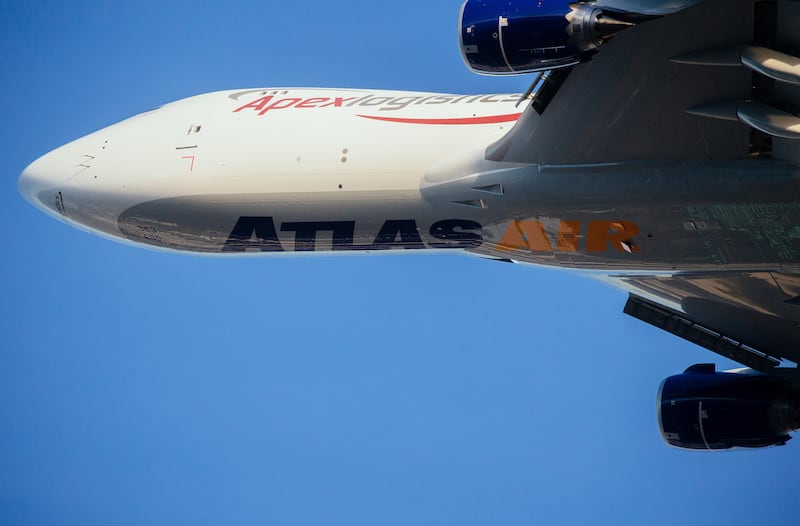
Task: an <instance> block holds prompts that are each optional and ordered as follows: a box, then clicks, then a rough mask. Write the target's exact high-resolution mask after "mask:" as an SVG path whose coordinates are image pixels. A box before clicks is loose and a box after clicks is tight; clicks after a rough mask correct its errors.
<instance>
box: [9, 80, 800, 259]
mask: <svg viewBox="0 0 800 526" xmlns="http://www.w3.org/2000/svg"><path fill="white" fill-rule="evenodd" d="M519 98H520V96H519V95H517V94H503V95H449V94H436V93H410V92H397V91H377V90H373V91H370V90H349V89H295V88H291V89H250V90H239V91H223V92H216V93H209V94H205V95H200V96H196V97H192V98H188V99H185V100H181V101H178V102H174V103H170V104H166V105H164V106H162V107H160V108H157V109H155V110H151V111H148V112H145V113H142V114H140V115H136V116H134V117H131V118H129V119H127V120H124V121H122V122H120V123H118V124H114V125H112V126H109V127H107V128H104V129H102V130H100V131H98V132H95V133H92V134H90V135H87V136H86V137H83V138H81V139H78V140H76V141H73V142H71V143H69V144H67V145H65V146H62V147H61V148H58V149H56V150H54V151H53V152H50V153H48V154H46V155H44V156H43V157H41V158H40V159H38V160H36V161H35V162H33V163H32V164H31V165H30V166H28V167H27V168H26V170H25V171H24V172H23V174H22V175H21V176H20V180H19V187H20V191H21V192H22V193H23V195H25V196H26V198H27V199H28V200H30V201H31V202H32V203H33V204H35V205H36V206H39V207H40V208H42V209H44V210H45V211H47V212H48V213H50V214H51V215H53V216H55V217H57V218H59V219H62V220H64V221H67V222H69V223H71V224H73V225H76V226H79V227H82V228H85V229H88V230H91V231H93V232H96V233H99V234H101V235H106V236H111V237H113V238H115V239H118V240H122V241H126V242H132V243H136V244H141V245H146V246H150V247H156V248H161V249H168V250H180V251H189V252H199V253H205V254H221V255H224V254H241V253H249V252H255V253H262V254H263V253H268V254H275V253H290V252H362V253H363V252H374V251H384V250H392V249H398V250H399V251H400V252H407V251H408V250H415V249H460V250H467V251H469V252H473V253H478V254H481V255H484V256H489V257H494V258H498V259H510V260H514V261H524V262H531V263H537V264H547V265H558V266H565V267H570V268H584V269H594V270H600V271H602V272H617V271H647V272H661V271H667V272H671V271H675V270H703V271H706V270H715V271H716V270H726V269H736V270H747V269H775V270H781V271H796V270H798V268H799V267H800V254H798V253H797V251H796V250H795V249H794V245H795V241H794V234H793V232H794V225H795V224H796V222H797V220H798V218H797V217H796V216H797V197H796V195H795V194H796V192H795V191H794V190H793V189H794V188H795V187H796V184H795V181H797V180H798V177H799V176H800V174H798V173H797V167H796V166H795V165H791V164H789V163H782V162H779V161H769V162H763V161H752V160H742V161H728V162H708V161H697V162H676V161H658V160H646V161H628V162H623V163H606V164H597V165H558V166H556V165H540V164H523V163H509V162H498V161H489V160H487V159H486V155H485V152H486V150H487V147H489V146H490V145H492V144H493V143H495V142H496V141H497V140H498V139H500V138H501V137H502V136H503V135H504V134H506V133H507V132H508V131H509V129H510V128H511V127H512V126H513V125H514V123H515V122H516V120H517V119H518V117H519V116H520V113H521V109H518V108H517V103H518V101H519ZM528 111H531V110H530V109H529V110H528ZM533 117H534V118H535V116H533ZM765 210H766V211H768V212H769V220H768V221H762V220H761V219H759V217H760V216H761V215H763V214H764V213H766V212H764V211H765ZM715 218H716V219H715ZM731 239H736V240H737V241H736V243H731V242H730V240H731ZM764 240H768V243H764Z"/></svg>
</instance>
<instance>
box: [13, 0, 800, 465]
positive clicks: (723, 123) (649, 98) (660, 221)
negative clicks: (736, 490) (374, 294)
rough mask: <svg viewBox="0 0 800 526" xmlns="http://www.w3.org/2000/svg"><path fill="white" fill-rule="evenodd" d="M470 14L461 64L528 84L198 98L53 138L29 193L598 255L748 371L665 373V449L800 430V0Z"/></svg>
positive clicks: (623, 3) (203, 219)
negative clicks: (523, 87)
mask: <svg viewBox="0 0 800 526" xmlns="http://www.w3.org/2000/svg"><path fill="white" fill-rule="evenodd" d="M459 25H460V32H459V45H460V48H461V52H462V56H463V59H464V61H465V63H466V64H467V66H468V67H469V68H471V69H472V70H473V71H475V72H477V73H480V74H487V75H516V74H519V75H524V74H527V75H530V80H531V81H532V82H531V86H530V88H529V89H528V90H527V91H526V92H524V93H504V94H470V95H461V94H449V93H416V92H404V91H381V90H362V89H315V88H255V89H236V90H229V91H220V92H216V93H209V94H204V95H199V96H195V97H191V98H188V99H184V100H179V101H177V102H172V103H169V104H165V105H163V106H161V107H159V108H155V109H152V110H150V111H146V112H144V113H141V114H139V115H136V116H133V117H131V118H129V119H126V120H124V121H122V122H120V123H117V124H114V125H112V126H109V127H107V128H104V129H102V130H99V131H97V132H95V133H92V134H90V135H87V136H85V137H82V138H79V139H77V140H75V141H73V142H71V143H69V144H66V145H64V146H62V147H60V148H58V149H56V150H54V151H52V152H50V153H47V154H45V155H44V156H42V157H41V158H39V159H37V160H35V161H34V162H33V163H31V164H30V165H29V166H28V167H27V168H26V169H25V171H24V172H23V173H22V175H21V176H20V178H19V183H18V184H19V190H20V192H21V193H22V195H24V196H25V198H26V199H27V200H29V201H30V202H31V203H32V204H33V205H35V206H36V207H38V208H40V209H41V210H42V211H44V212H45V213H47V214H50V215H51V216H53V217H54V218H56V219H58V220H60V221H63V222H66V223H68V224H70V225H73V226H75V227H78V228H81V229H85V230H87V231H90V232H93V233H96V234H99V235H102V236H106V237H109V238H111V239H115V240H119V241H123V242H125V243H129V244H133V245H137V246H146V247H152V248H155V249H161V250H166V251H182V252H193V253H198V254H208V255H216V256H218V257H231V256H242V257H250V256H253V257H256V256H265V255H266V256H270V257H279V256H282V255H288V254H293V253H309V252H316V253H358V254H372V253H392V254H403V253H410V252H417V251H451V252H461V253H467V254H472V255H475V256H478V257H482V258H487V259H491V260H496V261H498V262H505V263H517V264H533V265H546V266H556V267H563V268H569V269H575V270H582V271H589V273H591V275H593V276H598V275H599V276H602V277H603V279H605V280H607V281H608V282H611V283H613V284H614V285H616V286H619V287H622V288H624V289H625V290H627V291H628V292H629V297H628V301H627V303H626V305H625V306H624V308H623V310H624V312H625V313H626V314H629V315H631V316H634V317H636V318H638V319H640V320H642V321H644V322H646V323H649V324H651V325H653V326H655V327H657V328H659V329H662V330H665V331H668V332H670V333H672V334H674V335H676V336H678V337H681V338H684V339H686V340H689V341H691V342H693V343H695V344H697V345H700V346H702V347H704V348H706V349H708V350H710V351H713V352H715V353H717V354H720V355H722V356H725V357H727V358H729V359H731V360H734V361H736V362H739V363H740V364H741V365H742V368H741V369H737V370H733V371H724V372H721V371H717V370H716V368H715V366H714V365H713V364H697V365H693V366H691V367H689V368H688V369H686V371H684V372H683V373H682V374H678V375H674V376H671V377H669V378H667V379H666V380H665V381H664V382H663V383H662V385H661V387H660V389H659V394H658V420H659V425H660V428H661V434H662V436H663V438H664V440H665V441H666V442H667V443H668V444H670V445H672V446H675V447H680V448H686V449H697V450H721V449H733V448H760V447H766V446H773V445H783V444H785V443H786V442H787V441H788V440H789V439H790V438H791V435H790V433H792V432H793V431H794V430H796V429H797V428H799V427H800V376H798V374H797V373H798V371H797V363H798V361H800V140H798V139H800V117H798V116H797V115H798V111H800V58H798V56H800V32H798V31H797V29H796V28H797V27H800V4H798V3H795V2H792V1H790V0H776V1H769V0H768V1H760V0H759V1H754V0H596V1H593V2H578V3H573V2H569V1H568V0H538V1H530V0H527V1H519V0H511V1H509V0H503V1H498V0H482V1H479V0H467V1H466V2H465V3H464V4H463V5H462V6H461V10H460V15H459ZM643 345H646V342H643Z"/></svg>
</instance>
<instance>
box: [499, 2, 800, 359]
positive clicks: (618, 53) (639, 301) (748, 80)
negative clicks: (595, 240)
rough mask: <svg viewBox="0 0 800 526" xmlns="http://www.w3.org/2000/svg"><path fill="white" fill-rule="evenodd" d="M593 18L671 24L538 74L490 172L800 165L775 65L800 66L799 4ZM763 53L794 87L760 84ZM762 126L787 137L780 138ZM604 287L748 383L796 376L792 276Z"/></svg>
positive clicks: (797, 89)
mask: <svg viewBox="0 0 800 526" xmlns="http://www.w3.org/2000/svg"><path fill="white" fill-rule="evenodd" d="M595 5H597V6H598V7H606V8H609V9H617V10H620V11H633V12H638V13H648V14H667V13H672V14H667V16H663V17H661V18H658V19H655V20H649V21H647V22H645V23H642V24H639V25H637V26H636V27H634V28H632V29H629V30H625V31H622V32H620V33H619V34H617V35H615V36H614V37H613V38H611V39H610V40H609V41H608V43H606V44H604V45H603V46H602V48H601V49H600V50H599V52H597V53H596V55H594V56H592V57H591V59H590V60H588V61H585V62H582V63H580V64H578V65H576V66H574V67H572V68H571V69H570V70H555V71H553V72H546V73H545V74H543V78H547V77H548V75H550V80H551V82H550V85H549V89H540V88H541V86H539V87H537V89H536V90H534V95H533V103H532V104H530V105H529V106H528V108H527V109H526V111H525V112H524V114H523V116H522V117H521V119H520V120H519V121H518V123H517V125H516V126H515V127H514V128H513V129H512V130H511V131H510V132H509V133H508V134H507V135H506V136H505V137H503V138H502V139H501V140H499V141H498V142H497V143H495V144H493V145H492V146H490V148H489V149H488V150H487V158H489V159H491V160H495V161H508V162H522V163H533V164H539V165H592V164H596V163H597V164H599V163H624V162H627V161H638V160H670V161H677V162H686V163H691V162H696V161H721V162H724V161H736V160H743V159H754V158H760V157H765V158H768V159H773V158H774V159H781V160H783V161H789V162H791V163H795V164H798V163H800V143H798V141H796V140H792V139H788V138H786V137H787V136H788V135H787V133H788V132H787V131H786V129H787V128H788V127H791V126H793V125H798V124H800V119H798V118H797V117H795V116H794V115H793V114H792V113H791V108H795V109H796V108H800V82H797V71H796V69H792V68H796V64H798V63H800V59H794V58H792V57H790V56H789V55H781V54H780V53H776V52H775V51H774V49H775V48H777V49H778V50H779V51H782V52H791V51H794V53H793V54H794V55H800V53H798V51H800V34H798V33H797V30H796V28H797V27H800V3H796V2H789V1H788V0H778V1H777V2H754V1H753V0H706V1H702V2H694V1H689V0H686V1H681V0H676V1H663V2H658V1H653V2H648V1H646V0H601V1H599V2H597V3H596V4H595ZM754 45H755V46H759V45H760V46H764V47H761V48H758V49H757V50H756V51H754V52H752V53H754V56H755V58H754V59H753V60H752V61H751V62H757V63H758V64H760V65H761V66H762V67H759V66H758V65H756V66H754V65H753V64H750V65H748V64H747V56H749V54H750V53H751V51H748V50H749V49H751V48H746V46H754ZM759 53H762V54H763V53H766V54H770V53H772V55H771V56H772V57H779V58H780V57H781V56H783V57H786V60H783V61H781V60H778V62H780V63H781V64H783V65H782V66H781V67H784V69H786V70H787V71H795V77H793V78H792V77H784V78H778V77H774V76H773V78H769V77H768V76H765V75H764V71H763V69H764V64H767V63H768V62H769V61H768V60H761V59H760V58H759V57H760V55H759ZM762 58H763V57H762ZM566 71H568V74H567V73H566ZM767 74H768V75H770V74H771V73H770V72H767ZM776 78H777V79H778V80H775V79H776ZM542 84H546V82H543V83H542ZM779 108H780V109H779ZM786 108H789V110H788V111H787V110H786ZM781 109H782V110H783V111H781ZM726 112H727V113H726ZM759 112H760V113H759ZM778 117H780V118H778ZM784 118H785V119H788V121H781V120H780V119H784ZM765 122H766V123H779V122H784V124H785V122H788V123H789V125H788V127H787V126H784V127H783V129H778V128H780V126H778V128H770V127H769V126H764V125H763V123H765ZM666 205H669V203H666ZM720 242H724V240H722V241H720ZM678 270H680V269H678ZM748 270H749V269H748ZM610 279H611V280H612V281H616V282H617V284H619V285H622V286H623V287H624V288H626V289H628V290H629V291H631V299H630V301H629V302H628V305H626V308H625V311H626V312H627V313H628V314H631V315H633V316H635V317H637V318H639V319H642V320H643V321H646V322H648V323H651V324H653V325H655V326H657V327H659V328H661V329H663V330H667V331H668V332H672V333H673V334H676V335H677V336H680V337H683V338H685V339H688V340H690V341H694V342H695V343H698V344H700V345H703V346H704V347H706V348H708V349H710V350H713V351H715V352H718V353H720V354H723V355H725V356H727V357H729V358H732V359H734V360H736V361H738V362H740V363H743V364H745V365H747V366H749V367H751V368H753V369H756V370H769V369H772V368H773V367H775V366H776V365H778V364H779V363H780V361H781V360H783V359H786V360H790V361H793V362H795V363H798V362H800V275H793V274H787V273H782V272H775V271H773V270H767V271H757V272H751V271H747V272H739V271H723V269H720V271H714V272H708V273H675V274H674V275H671V276H665V275H660V276H659V275H652V274H651V275H647V274H645V273H643V274H641V275H635V274H633V275H627V276H615V277H612V278H610Z"/></svg>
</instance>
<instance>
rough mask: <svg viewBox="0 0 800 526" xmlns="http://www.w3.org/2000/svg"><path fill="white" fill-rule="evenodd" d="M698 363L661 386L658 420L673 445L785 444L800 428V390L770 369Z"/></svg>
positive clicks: (702, 447)
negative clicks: (763, 371) (717, 368)
mask: <svg viewBox="0 0 800 526" xmlns="http://www.w3.org/2000/svg"><path fill="white" fill-rule="evenodd" d="M747 371H748V372H746V373H742V372H716V371H715V370H714V365H713V364H699V365H693V366H692V367H689V368H688V369H686V371H684V373H683V374H679V375H676V376H670V377H669V378H667V379H666V380H664V381H663V382H662V383H661V387H660V389H659V391H658V423H659V427H660V430H661V436H662V437H663V438H664V441H665V442H666V443H667V444H669V445H670V446H674V447H677V448H683V449H696V450H721V449H731V448H760V447H767V446H782V445H784V444H786V442H787V441H788V440H790V439H791V437H790V436H789V433H791V432H792V431H795V430H797V429H798V428H800V393H798V391H797V390H796V388H794V387H793V386H792V385H791V384H790V383H789V382H787V381H786V380H784V379H782V378H779V377H777V376H773V375H769V374H761V373H756V372H754V371H750V370H747Z"/></svg>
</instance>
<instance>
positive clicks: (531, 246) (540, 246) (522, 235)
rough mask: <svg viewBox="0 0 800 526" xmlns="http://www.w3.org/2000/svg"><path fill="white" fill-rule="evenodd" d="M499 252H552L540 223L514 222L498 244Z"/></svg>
mask: <svg viewBox="0 0 800 526" xmlns="http://www.w3.org/2000/svg"><path fill="white" fill-rule="evenodd" d="M497 248H498V249H499V250H525V249H528V250H530V251H531V252H552V251H553V247H552V246H551V245H550V241H548V239H547V236H546V235H545V233H544V228H542V225H541V223H539V222H538V221H512V222H511V224H510V225H509V227H508V229H507V230H506V233H505V234H503V239H501V240H500V243H498V244H497Z"/></svg>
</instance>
